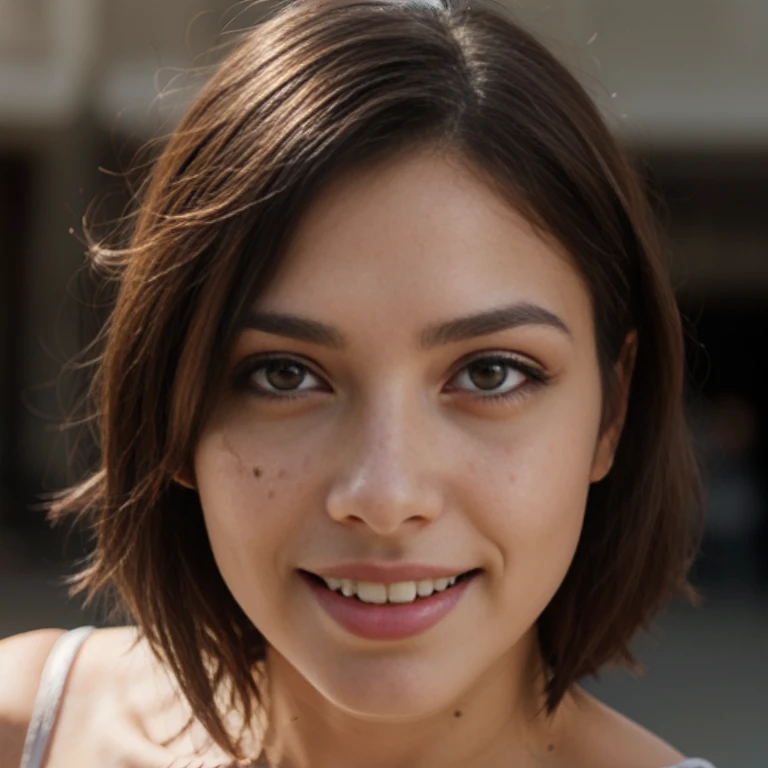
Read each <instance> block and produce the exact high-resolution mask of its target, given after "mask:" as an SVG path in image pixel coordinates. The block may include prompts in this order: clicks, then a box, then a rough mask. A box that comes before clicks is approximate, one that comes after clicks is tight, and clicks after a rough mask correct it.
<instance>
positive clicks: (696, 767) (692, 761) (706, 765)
mask: <svg viewBox="0 0 768 768" xmlns="http://www.w3.org/2000/svg"><path fill="white" fill-rule="evenodd" d="M22 768H23V766H22ZM670 768H715V766H714V765H712V763H710V762H709V761H708V760H702V759H701V758H700V757H690V758H688V760H683V762H682V763H677V765H672V766H670Z"/></svg>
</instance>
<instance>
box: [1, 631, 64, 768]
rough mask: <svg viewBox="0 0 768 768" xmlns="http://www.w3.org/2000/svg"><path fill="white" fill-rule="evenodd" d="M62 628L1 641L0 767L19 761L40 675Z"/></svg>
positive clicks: (12, 764)
mask: <svg viewBox="0 0 768 768" xmlns="http://www.w3.org/2000/svg"><path fill="white" fill-rule="evenodd" d="M65 631H66V630H63V629H39V630H34V631H32V632H24V633H23V634H20V635H13V636H12V637H7V638H5V639H4V640H0V680H2V681H3V684H2V685H0V768H16V766H17V765H18V764H19V763H20V762H21V753H22V750H23V747H24V738H25V737H26V734H27V728H28V727H29V721H30V718H31V717H32V708H33V707H34V704H35V697H36V696H37V688H38V685H39V683H40V676H41V674H42V672H43V667H44V666H45V661H46V659H47V658H48V654H49V653H50V652H51V648H53V645H54V643H55V642H56V641H57V640H58V639H59V638H60V637H61V636H62V635H63V634H64V632H65Z"/></svg>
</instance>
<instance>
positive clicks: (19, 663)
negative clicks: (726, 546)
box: [0, 0, 708, 768]
mask: <svg viewBox="0 0 768 768" xmlns="http://www.w3.org/2000/svg"><path fill="white" fill-rule="evenodd" d="M94 260H95V263H96V264H97V265H101V266H106V267H107V268H108V271H109V274H111V275H116V276H117V280H118V283H119V292H118V297H117V301H116V306H115V309H114V312H113V314H112V317H111V319H110V321H109V323H108V325H107V327H106V328H105V330H104V338H103V340H104V349H103V355H102V357H101V358H100V360H99V361H98V372H97V375H96V378H95V381H94V389H93V395H94V401H95V403H96V409H95V413H96V416H95V418H96V421H97V424H98V430H99V434H100V438H101V453H102V456H101V463H100V466H99V467H98V468H97V470H96V471H95V473H94V474H92V475H91V476H89V477H88V478H86V479H85V480H84V481H83V482H81V483H80V484H79V485H77V486H75V487H74V488H72V489H70V490H69V491H68V492H67V493H66V494H64V495H63V496H62V497H61V499H60V500H59V501H58V502H57V503H56V504H55V505H54V507H53V508H52V519H53V520H54V521H57V520H60V519H62V518H63V517H64V516H65V515H68V514H70V513H77V514H79V515H87V516H88V518H89V519H90V520H91V521H92V526H93V531H94V534H95V548H94V552H93V556H92V559H91V562H90V563H89V566H88V568H87V569H86V570H84V571H83V572H82V573H81V574H80V576H79V579H78V582H77V584H78V587H79V589H80V590H85V591H86V592H87V593H88V594H89V595H90V596H91V597H92V596H93V595H96V594H97V593H100V592H101V591H102V590H104V589H106V588H110V589H112V590H114V591H115V592H116V593H117V596H118V598H119V602H120V605H122V606H124V608H125V609H126V611H127V614H128V616H129V621H130V623H131V624H133V625H135V626H124V627H116V628H109V629H101V630H98V631H95V632H92V633H91V632H90V628H83V629H81V630H76V631H75V632H74V633H69V634H64V635H62V634H61V632H58V631H53V630H50V631H45V632H42V633H40V632H35V633H29V634H27V635H21V636H18V637H15V638H11V639H10V640H7V641H5V643H4V648H3V650H2V653H0V659H2V663H3V672H4V674H6V675H7V676H8V677H7V679H8V680H11V681H12V682H11V684H10V685H8V686H6V690H4V691H3V693H2V697H3V699H2V702H0V711H3V712H4V713H5V719H4V722H5V723H6V725H4V726H3V727H4V728H5V732H6V736H5V738H6V740H7V742H8V743H10V744H11V746H12V749H15V750H16V751H15V757H12V758H11V763H10V765H14V766H15V765H16V764H17V763H18V760H19V758H20V756H21V753H22V747H23V745H24V743H25V742H26V752H25V757H24V761H23V766H24V768H38V766H40V765H42V764H43V763H44V764H45V765H46V766H47V768H60V766H70V765H79V766H84V767H85V766H97V765H98V766H104V765H131V766H167V765H169V764H172V765H174V766H181V765H200V764H204V765H215V764H218V765H221V764H223V763H225V762H227V761H228V760H229V761H231V760H233V759H234V760H236V761H239V762H238V764H243V765H248V764H263V765H274V766H283V767H284V768H304V767H307V768H309V766H311V768H326V766H327V767H329V768H330V767H331V766H332V767H333V768H343V767H344V766H355V767H357V766H366V767H368V766H371V767H375V768H390V767H394V766H398V767H400V766H409V767H411V768H432V767H433V766H434V767H438V766H439V768H457V767H458V766H462V767H465V766H472V768H500V767H501V766H509V765H515V766H518V768H521V767H525V766H548V767H550V768H559V767H561V766H568V767H569V768H578V767H581V766H583V767H584V768H586V767H587V766H589V768H601V767H604V768H618V767H619V766H622V767H623V768H662V767H666V766H672V765H676V764H680V765H685V766H690V767H691V768H693V766H702V765H705V763H704V761H699V760H691V761H689V762H685V763H681V761H683V760H684V756H683V755H682V754H681V753H680V752H678V751H677V750H676V749H674V748H673V747H671V746H670V745H668V744H666V743H665V742H664V741H663V740H661V739H660V738H658V737H656V736H654V735H653V734H651V733H649V732H648V731H646V730H644V729H643V728H641V727H640V726H638V725H636V724H634V723H632V722H630V721H628V720H627V719H626V718H624V717H622V716H621V715H620V714H618V713H617V712H615V711H613V710H611V709H610V708H608V707H606V706H604V705H603V704H601V703H599V702H598V701H596V700H595V699H594V698H592V697H591V696H589V695H587V694H586V692H584V691H583V690H582V689H581V688H579V687H578V685H577V682H578V680H579V679H580V678H582V677H584V676H586V675H592V674H594V673H595V672H597V671H598V670H599V669H601V668H603V667H604V666H605V665H607V664H610V663H615V662H619V663H625V664H630V665H632V664H633V663H634V659H633V657H632V654H631V652H630V650H629V642H630V639H631V638H632V636H633V635H634V633H635V632H636V631H637V630H638V629H640V628H642V627H644V626H647V625H648V624H649V622H650V621H651V619H652V618H653V616H654V615H655V614H656V613H657V611H658V610H659V609H660V607H661V606H662V605H663V604H664V602H665V601H666V600H667V598H668V597H670V596H671V595H672V594H673V593H679V594H682V595H684V596H686V597H688V598H690V599H693V598H694V597H695V595H694V593H693V591H692V589H691V588H690V586H689V585H688V583H687V581H686V572H687V570H688V568H689V566H690V563H691V561H692V557H693V554H694V552H695V548H696V534H695V530H694V528H695V527H694V526H693V522H694V521H693V520H692V518H691V510H692V509H694V508H696V505H695V502H696V497H697V487H698V486H697V482H698V481H697V475H696V470H695V466H694V462H693V460H692V457H691V450H690V443H689V437H688V433H687V431H686V427H685V424H684V419H683V413H682V404H681V401H682V395H683V346H682V337H681V329H680V320H679V317H678V314H677V310H676V305H675V301H674V297H673V294H672V291H671V288H670V283H669V279H668V276H667V274H666V271H665V269H664V266H663V263H662V257H661V255H660V248H659V243H658V240H657V235H656V232H655V229H654V223H653V219H652V216H651V215H650V213H649V209H648V206H647V204H646V202H645V200H644V197H643V194H642V189H641V184H640V182H639V180H638V178H637V177H636V176H635V174H634V173H633V171H632V169H631V167H630V165H629V164H628V162H627V160H626V159H625V157H624V155H623V154H622V152H621V151H620V150H619V148H618V147H617V145H616V143H615V141H614V140H613V139H612V137H611V136H610V134H609V132H608V131H607V129H606V127H605V126H604V124H603V122H602V121H601V119H600V117H599V115H598V113H597V111H596V109H595V107H594V106H593V105H592V103H591V102H590V100H589V98H588V97H587V96H586V94H585V93H584V91H583V90H582V89H581V87H580V86H579V85H578V84H577V83H576V81H575V80H574V79H573V78H572V77H571V76H570V75H569V74H568V73H567V72H566V71H565V69H564V68H563V67H562V66H561V65H560V64H559V63H557V62H556V61H555V60H554V59H553V58H552V56H551V55H550V54H549V53H548V52H547V51H545V50H544V49H543V48H542V47H541V46H540V45H539V44H538V43H536V42H535V41H534V40H533V39H532V38H531V37H530V36H529V35H528V34H526V33H525V32H523V31H522V30H520V29H519V28H518V27H517V26H516V25H515V24H513V23H512V22H511V21H510V20H509V19H508V18H506V17H505V16H504V15H502V14H501V13H499V12H498V11H496V10H492V9H490V8H486V7H480V6H479V5H476V4H475V3H472V7H471V8H470V7H461V8H453V9H449V8H444V7H443V6H442V5H439V4H438V3H437V2H398V1H397V0H360V1H358V0H311V1H310V0H306V1H305V2H294V3H291V4H289V5H287V6H286V7H285V8H283V9H282V10H281V11H280V12H279V13H276V14H274V15H273V16H272V17H271V18H269V19H268V20H266V21H264V22H263V23H262V24H260V25H259V26H257V27H256V28H255V29H253V30H251V31H250V32H248V33H247V34H245V35H244V37H243V39H242V41H241V43H240V44H239V46H238V47H237V49H236V50H235V51H234V52H233V53H232V54H231V55H230V56H229V57H228V58H227V59H226V60H225V61H224V62H223V64H222V65H221V66H220V68H219V69H218V71H217V73H216V74H215V76H214V77H213V78H212V79H211V80H210V82H209V83H208V85H207V87H206V88H205V89H204V90H203V91H202V93H201V94H200V95H199V96H198V98H197V99H196V101H195V102H194V104H193V105H192V107H191V109H190V110H189V112H188V114H187V115H186V117H185V118H184V119H183V120H182V122H181V124H180V125H179V126H178V128H177V129H176V130H175V131H174V133H173V135H172V136H171V138H170V141H169V143H168V145H167V146H166V148H165V150H164V151H163V153H162V156H161V157H160V158H159V160H158V161H157V163H156V165H155V167H154V170H153V173H152V176H151V179H150V181H149V183H148V185H147V186H146V188H145V190H144V192H143V195H142V199H141V201H140V205H139V209H138V212H137V218H136V221H135V227H134V231H133V235H132V241H131V243H130V247H129V248H127V249H126V250H125V251H123V252H119V253H115V252H106V253H105V252H103V251H102V250H100V249H99V248H97V247H94ZM86 638H87V641H86ZM54 642H55V643H56V647H55V649H54V650H53V651H51V646H52V644H53V643H54ZM75 654H77V658H76V661H75V662H73V659H74V658H75ZM46 659H47V660H48V661H47V668H46V669H45V670H43V665H44V663H45V661H46ZM67 675H68V676H67ZM41 677H42V682H41ZM65 679H66V680H67V687H66V690H65V692H64V695H63V696H62V697H61V698H60V699H59V698H57V696H58V691H59V689H60V688H61V687H62V686H63V681H64V680H65ZM46 707H47V709H46ZM54 720H55V723H56V729H55V731H53V733H51V725H52V723H53V722H54ZM30 723H31V724H30ZM11 753H12V754H13V752H12V750H11ZM4 765H8V763H7V762H6V764H4ZM707 765H708V764H707Z"/></svg>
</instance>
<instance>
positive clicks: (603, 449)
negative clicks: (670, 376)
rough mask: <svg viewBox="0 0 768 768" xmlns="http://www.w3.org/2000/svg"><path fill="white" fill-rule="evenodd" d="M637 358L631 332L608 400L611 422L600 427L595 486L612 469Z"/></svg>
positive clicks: (593, 462)
mask: <svg viewBox="0 0 768 768" xmlns="http://www.w3.org/2000/svg"><path fill="white" fill-rule="evenodd" d="M636 356H637V332H636V331H630V332H629V333H628V334H627V336H626V338H625V339H624V345H623V347H622V350H621V354H620V355H619V359H618V362H617V363H616V367H615V368H614V376H615V382H616V385H615V386H616V389H615V391H614V392H613V396H612V397H611V402H609V403H608V407H609V408H611V411H612V412H611V413H610V418H609V420H608V421H607V422H606V423H605V424H604V425H603V427H602V431H601V434H600V437H599V438H598V441H597V445H596V446H595V456H594V459H593V461H592V472H591V474H590V477H589V479H590V482H592V483H597V482H599V481H600V480H602V479H603V478H604V477H605V476H606V475H607V474H608V473H609V472H610V471H611V467H612V466H613V457H614V456H615V454H616V448H617V447H618V445H619V438H620V437H621V431H622V429H623V428H624V420H625V418H626V416H627V406H628V405H629V390H630V384H631V382H632V372H633V371H634V369H635V358H636Z"/></svg>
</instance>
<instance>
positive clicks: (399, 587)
mask: <svg viewBox="0 0 768 768" xmlns="http://www.w3.org/2000/svg"><path fill="white" fill-rule="evenodd" d="M471 573H472V572H471V571H469V572H467V573H463V574H457V575H456V576H449V577H443V578H439V579H420V580H418V581H398V582H396V583H394V584H384V583H383V582H375V581H357V580H356V579H335V578H324V577H315V578H322V580H323V582H324V583H325V585H326V587H328V589H330V590H331V591H332V592H337V593H339V594H341V595H343V596H344V597H348V598H356V599H357V600H360V601H361V602H363V603H371V604H374V605H385V604H387V603H396V604H399V605H402V604H406V603H413V602H415V601H416V600H420V599H423V598H426V597H430V596H431V595H433V594H434V593H435V592H444V591H445V590H446V589H450V588H451V587H453V586H454V585H455V584H456V582H457V581H459V580H460V579H465V578H468V577H469V576H470V575H471Z"/></svg>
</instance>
